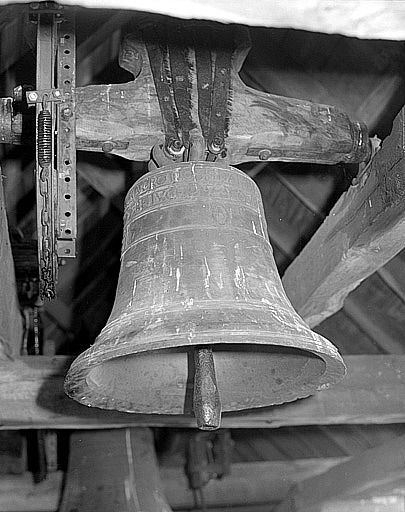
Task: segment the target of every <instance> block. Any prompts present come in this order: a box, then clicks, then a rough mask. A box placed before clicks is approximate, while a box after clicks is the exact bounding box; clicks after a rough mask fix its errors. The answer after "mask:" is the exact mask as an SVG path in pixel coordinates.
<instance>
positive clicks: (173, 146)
mask: <svg viewBox="0 0 405 512" xmlns="http://www.w3.org/2000/svg"><path fill="white" fill-rule="evenodd" d="M184 150H185V147H184V146H183V144H182V142H181V141H180V140H178V139H172V140H171V141H170V142H169V143H168V144H167V146H166V151H167V153H168V154H169V155H170V156H171V157H175V158H177V157H179V156H181V155H182V154H183V153H184Z"/></svg>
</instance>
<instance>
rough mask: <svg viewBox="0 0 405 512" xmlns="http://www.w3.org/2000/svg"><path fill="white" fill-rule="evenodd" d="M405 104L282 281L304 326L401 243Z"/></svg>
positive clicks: (404, 236)
mask: <svg viewBox="0 0 405 512" xmlns="http://www.w3.org/2000/svg"><path fill="white" fill-rule="evenodd" d="M404 117H405V108H403V109H402V110H401V112H400V113H399V114H398V115H397V117H396V118H395V121H394V125H393V129H392V133H391V135H390V136H389V137H387V139H386V140H385V141H384V143H383V146H382V149H381V150H380V151H379V152H378V153H377V155H376V156H375V158H374V159H373V161H372V162H371V165H370V166H369V168H367V169H366V171H365V172H364V173H363V174H362V175H361V176H360V177H359V179H358V181H357V182H356V184H354V185H352V186H351V187H350V189H349V190H348V191H347V192H346V193H345V194H344V195H343V196H342V197H341V198H340V200H339V201H338V202H337V203H336V205H335V206H334V208H333V209H332V210H331V212H330V214H329V216H328V217H327V219H326V220H325V222H324V223H323V224H322V226H321V227H320V228H319V229H318V231H317V232H316V233H315V235H314V236H313V237H312V239H311V240H310V242H309V243H308V244H307V245H306V247H305V248H304V250H303V251H302V252H301V253H300V255H299V256H298V257H297V258H296V259H295V260H294V262H293V263H292V264H291V265H290V267H289V268H288V269H287V271H286V273H285V275H284V278H283V285H284V288H285V290H286V292H287V295H288V296H289V298H290V300H291V302H292V304H293V306H294V307H295V308H296V309H297V311H298V312H299V313H300V315H301V316H302V317H304V318H305V320H306V321H307V322H308V323H309V325H310V326H315V325H317V324H319V323H320V322H322V320H324V319H325V318H328V317H329V316H331V315H332V314H333V313H335V312H336V311H338V310H339V309H340V308H341V307H342V304H343V301H344V299H345V298H346V296H347V295H348V294H349V293H350V292H351V291H352V290H353V289H355V288H356V287H357V286H358V285H359V284H360V283H361V282H362V281H363V280H364V279H365V278H366V277H368V276H369V275H371V274H372V273H373V272H375V271H376V270H377V269H378V268H380V267H381V266H383V265H384V264H385V263H387V262H388V261H389V260H390V259H391V258H392V257H394V256H395V255H396V254H397V253H398V252H399V251H400V250H401V249H402V248H403V247H404V246H405V201H404V195H405V134H404V126H405V125H404V123H405V119H404Z"/></svg>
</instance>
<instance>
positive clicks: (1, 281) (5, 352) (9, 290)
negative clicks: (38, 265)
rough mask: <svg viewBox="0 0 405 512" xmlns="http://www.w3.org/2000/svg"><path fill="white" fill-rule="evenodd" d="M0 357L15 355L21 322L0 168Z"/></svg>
mask: <svg viewBox="0 0 405 512" xmlns="http://www.w3.org/2000/svg"><path fill="white" fill-rule="evenodd" d="M0 262H1V264H0V289H1V293H0V359H7V358H9V357H12V356H17V355H18V354H19V353H20V350H21V346H22V336H23V324H22V317H21V313H20V307H19V304H18V299H17V292H16V283H15V274H14V262H13V256H12V254H11V245H10V239H9V236H8V225H7V213H6V207H5V197H4V192H3V176H2V174H1V168H0Z"/></svg>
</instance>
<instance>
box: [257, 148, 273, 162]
mask: <svg viewBox="0 0 405 512" xmlns="http://www.w3.org/2000/svg"><path fill="white" fill-rule="evenodd" d="M270 157H271V151H270V149H262V150H260V151H259V159H260V160H268V159H269V158H270Z"/></svg>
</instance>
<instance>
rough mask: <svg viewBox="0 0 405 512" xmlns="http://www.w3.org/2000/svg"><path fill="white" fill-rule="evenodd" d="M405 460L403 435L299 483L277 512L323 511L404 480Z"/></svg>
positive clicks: (404, 437) (404, 438)
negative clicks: (327, 505) (337, 502)
mask: <svg viewBox="0 0 405 512" xmlns="http://www.w3.org/2000/svg"><path fill="white" fill-rule="evenodd" d="M404 460H405V436H399V437H396V438H395V439H392V440H391V441H388V442H387V443H383V444H382V445H380V446H377V447H376V448H371V449H370V450H367V451H365V452H364V453H362V454H361V455H358V456H356V457H353V458H352V459H350V460H349V461H347V462H343V463H341V464H338V465H336V466H334V467H333V468H331V469H330V470H328V471H327V472H325V473H323V474H322V475H318V476H315V477H311V478H309V479H307V480H304V481H303V482H301V483H299V484H298V485H297V486H296V487H295V489H294V490H293V492H292V493H291V494H290V495H289V496H288V498H287V499H286V500H285V501H284V502H283V503H282V504H280V506H279V507H277V508H276V511H275V512H290V511H291V512H321V511H322V510H324V508H323V505H324V504H325V503H326V502H328V501H332V500H334V499H337V498H339V499H341V498H343V497H344V496H349V495H356V494H360V493H364V492H366V491H370V490H371V489H373V488H376V487H379V486H381V485H385V484H387V483H390V482H395V481H396V480H398V479H400V478H403V477H404V476H405V467H404Z"/></svg>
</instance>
